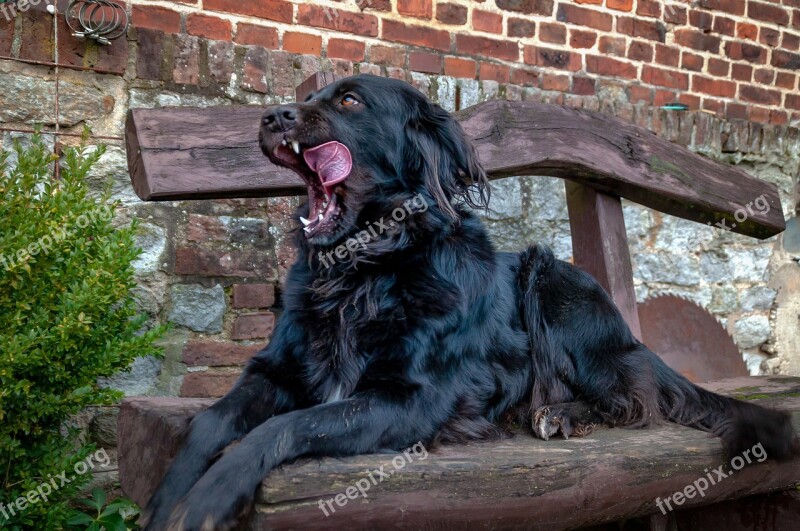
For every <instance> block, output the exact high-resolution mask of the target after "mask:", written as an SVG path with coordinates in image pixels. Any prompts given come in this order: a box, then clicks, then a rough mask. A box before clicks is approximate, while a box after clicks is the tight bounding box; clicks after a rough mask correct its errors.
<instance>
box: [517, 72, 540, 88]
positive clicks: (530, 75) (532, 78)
mask: <svg viewBox="0 0 800 531" xmlns="http://www.w3.org/2000/svg"><path fill="white" fill-rule="evenodd" d="M511 82H512V83H514V84H515V85H519V86H521V87H536V86H538V85H539V73H538V72H534V71H532V70H525V69H523V68H515V69H514V70H512V71H511Z"/></svg>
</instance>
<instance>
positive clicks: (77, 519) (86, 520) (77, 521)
mask: <svg viewBox="0 0 800 531" xmlns="http://www.w3.org/2000/svg"><path fill="white" fill-rule="evenodd" d="M92 522H94V518H92V517H91V516H89V515H88V514H86V513H75V515H74V516H72V517H71V518H70V519H69V520H67V525H73V526H74V525H88V524H91V523H92Z"/></svg>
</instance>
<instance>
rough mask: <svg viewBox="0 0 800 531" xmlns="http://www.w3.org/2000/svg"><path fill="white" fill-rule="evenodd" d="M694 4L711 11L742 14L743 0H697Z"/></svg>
mask: <svg viewBox="0 0 800 531" xmlns="http://www.w3.org/2000/svg"><path fill="white" fill-rule="evenodd" d="M695 4H696V5H697V6H698V7H701V8H703V9H710V10H711V11H724V12H726V13H730V14H731V15H744V5H745V0H697V2H695Z"/></svg>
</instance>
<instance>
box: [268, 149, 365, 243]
mask: <svg viewBox="0 0 800 531" xmlns="http://www.w3.org/2000/svg"><path fill="white" fill-rule="evenodd" d="M273 153H274V155H275V157H276V158H277V159H279V160H280V161H281V162H283V163H285V164H286V165H287V166H289V167H290V168H292V169H294V170H295V171H297V172H298V173H299V174H300V175H301V176H302V177H304V178H305V180H306V182H307V184H308V212H309V219H306V218H304V217H302V216H301V217H300V221H301V222H302V223H303V225H304V227H303V230H304V231H305V233H306V237H307V238H312V237H314V236H316V235H325V234H331V233H332V232H333V231H334V230H335V229H336V227H337V225H338V222H339V221H340V219H341V216H342V208H343V207H342V205H341V204H340V203H341V197H340V196H339V194H337V190H336V185H338V184H340V183H341V182H342V181H344V180H345V179H347V177H349V176H350V172H351V170H352V169H353V158H352V156H351V155H350V150H349V149H347V146H345V145H344V144H342V143H341V142H336V141H335V140H334V141H331V142H326V143H324V144H320V145H318V146H314V147H310V148H307V149H303V147H302V146H301V145H300V143H299V142H298V141H297V140H292V141H289V140H287V139H285V138H284V140H283V141H282V142H281V143H280V144H279V145H278V146H276V147H275V149H274V151H273ZM301 157H302V159H301ZM301 160H302V161H301Z"/></svg>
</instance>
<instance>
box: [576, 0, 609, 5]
mask: <svg viewBox="0 0 800 531" xmlns="http://www.w3.org/2000/svg"><path fill="white" fill-rule="evenodd" d="M603 1H604V0H575V3H576V4H594V5H596V6H601V5H603Z"/></svg>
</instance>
